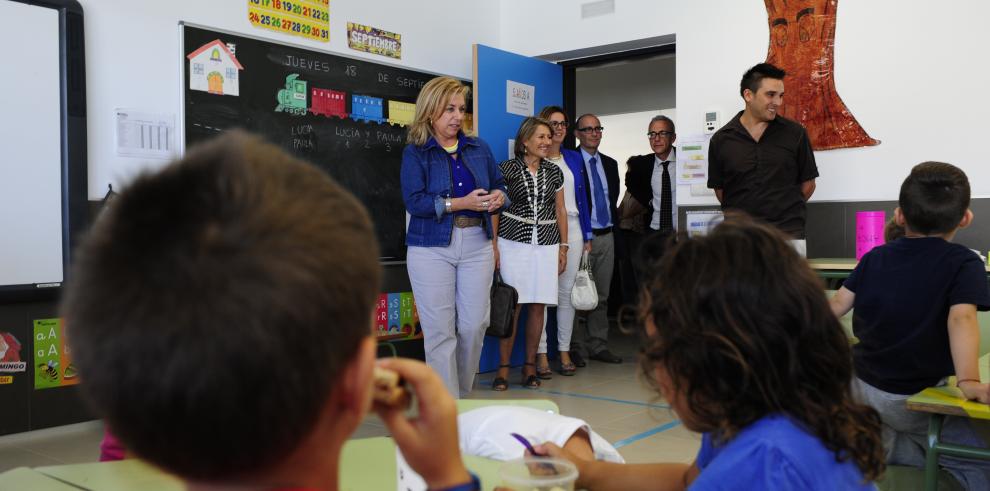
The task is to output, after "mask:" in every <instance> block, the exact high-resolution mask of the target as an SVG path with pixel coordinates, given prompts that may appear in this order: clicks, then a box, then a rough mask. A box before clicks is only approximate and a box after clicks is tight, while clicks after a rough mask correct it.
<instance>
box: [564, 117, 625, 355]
mask: <svg viewBox="0 0 990 491" xmlns="http://www.w3.org/2000/svg"><path fill="white" fill-rule="evenodd" d="M603 129H604V128H602V123H601V121H599V120H598V118H597V117H595V115H594V114H585V115H583V116H581V117H579V118H578V119H577V121H576V123H575V125H574V136H575V137H576V138H577V139H578V142H579V144H580V145H579V148H578V150H579V153H580V154H581V158H582V159H584V169H585V181H586V185H585V189H587V190H588V203H590V204H591V207H590V208H591V231H592V233H593V238H592V240H591V253H590V254H589V256H588V257H589V261H590V263H591V274H592V275H594V278H595V287H596V288H597V289H598V307H596V308H595V309H594V310H592V311H590V312H588V315H587V318H586V321H585V322H584V323H583V326H582V323H580V322H578V323H577V325H576V326H575V329H574V339H573V341H572V343H573V344H574V346H573V347H572V348H571V357H572V358H574V363H575V364H577V365H578V366H582V363H583V362H584V357H585V356H589V357H590V358H591V359H592V360H597V361H602V362H605V363H622V358H619V357H618V356H615V355H614V354H612V352H611V351H609V350H608V290H609V286H610V285H611V284H612V272H613V271H614V270H615V234H613V233H612V228H613V227H614V226H616V225H618V223H617V219H616V213H615V203H616V202H617V201H618V200H619V166H618V164H617V163H616V162H615V159H613V158H611V157H609V156H607V155H603V154H601V153H599V152H598V146H599V145H600V144H601V142H602V130H603ZM575 353H576V354H577V355H578V356H577V357H576V358H575V356H574V354H575Z"/></svg>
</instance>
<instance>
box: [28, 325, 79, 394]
mask: <svg viewBox="0 0 990 491" xmlns="http://www.w3.org/2000/svg"><path fill="white" fill-rule="evenodd" d="M76 375H78V374H77V373H76V367H75V365H73V364H72V353H71V351H70V349H69V348H68V347H67V346H66V345H65V336H64V334H63V333H62V320H61V319H37V320H35V321H34V388H35V389H36V390H37V389H50V388H52V387H64V386H67V385H75V384H77V383H79V379H78V377H77V376H76Z"/></svg>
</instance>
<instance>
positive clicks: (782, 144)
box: [708, 63, 818, 249]
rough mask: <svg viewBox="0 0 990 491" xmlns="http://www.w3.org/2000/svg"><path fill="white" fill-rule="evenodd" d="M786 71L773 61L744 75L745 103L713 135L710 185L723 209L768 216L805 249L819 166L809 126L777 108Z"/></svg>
mask: <svg viewBox="0 0 990 491" xmlns="http://www.w3.org/2000/svg"><path fill="white" fill-rule="evenodd" d="M784 75H785V73H784V71H783V70H781V69H779V68H777V67H775V66H773V65H771V64H769V63H760V64H759V65H756V66H754V67H753V68H750V69H749V70H747V71H746V73H745V74H744V75H743V78H742V81H741V83H740V94H742V97H743V100H745V101H746V108H745V109H744V110H742V111H740V112H739V114H737V115H736V117H734V118H732V120H731V121H729V122H728V123H727V124H726V125H725V126H723V127H722V128H721V129H719V130H718V131H717V132H716V133H715V135H713V136H712V139H711V142H710V144H709V148H708V187H709V188H713V189H715V196H716V197H718V200H719V202H720V203H722V209H723V210H730V209H737V210H742V211H745V212H746V213H748V214H750V215H752V216H753V217H755V218H758V219H761V220H765V221H767V222H769V223H771V224H773V225H774V226H776V227H777V228H779V229H780V230H782V231H783V232H785V233H787V234H789V235H790V236H791V237H793V238H794V239H797V240H798V241H800V245H798V248H799V249H803V246H804V244H803V242H804V238H805V231H804V224H805V202H806V201H807V200H808V198H810V197H811V194H812V193H814V192H815V178H816V177H818V167H817V166H816V165H815V155H814V154H813V153H812V151H811V141H810V140H809V139H808V133H807V132H806V131H805V130H804V127H802V126H801V125H800V124H799V123H797V122H794V121H791V120H789V119H787V118H784V117H783V116H779V115H778V114H777V109H778V108H779V107H780V105H781V104H782V103H783V99H784ZM796 245H797V244H796Z"/></svg>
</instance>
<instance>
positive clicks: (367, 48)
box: [347, 22, 402, 59]
mask: <svg viewBox="0 0 990 491" xmlns="http://www.w3.org/2000/svg"><path fill="white" fill-rule="evenodd" d="M347 47H348V48H351V49H353V50H355V51H364V52H367V53H371V54H375V55H382V56H388V57H390V58H395V59H401V58H402V35H401V34H396V33H394V32H389V31H386V30H383V29H378V28H376V27H371V26H365V25H361V24H356V23H354V22H348V23H347Z"/></svg>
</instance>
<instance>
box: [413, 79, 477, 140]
mask: <svg viewBox="0 0 990 491" xmlns="http://www.w3.org/2000/svg"><path fill="white" fill-rule="evenodd" d="M470 93H471V88H470V87H468V86H467V85H464V84H463V83H461V81H460V80H457V79H455V78H451V77H437V78H434V79H433V80H430V81H429V82H426V85H424V86H423V88H422V89H421V90H420V91H419V96H417V97H416V115H415V116H414V117H413V122H412V124H410V125H409V133H408V134H407V135H406V142H407V143H410V144H412V145H423V144H425V143H426V140H428V139H429V138H430V137H431V136H434V135H433V123H432V119H433V118H434V117H436V116H439V115H440V112H441V111H443V108H444V106H446V105H447V102H449V101H450V99H451V98H452V97H454V96H458V95H460V96H464V100H465V102H466V101H467V98H468V95H469V94H470Z"/></svg>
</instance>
